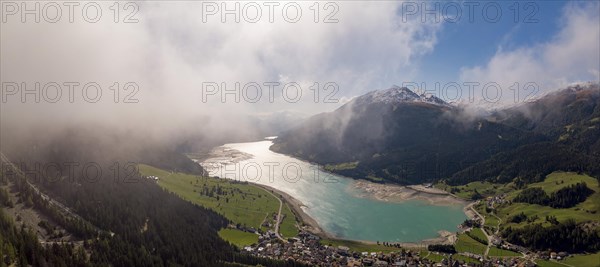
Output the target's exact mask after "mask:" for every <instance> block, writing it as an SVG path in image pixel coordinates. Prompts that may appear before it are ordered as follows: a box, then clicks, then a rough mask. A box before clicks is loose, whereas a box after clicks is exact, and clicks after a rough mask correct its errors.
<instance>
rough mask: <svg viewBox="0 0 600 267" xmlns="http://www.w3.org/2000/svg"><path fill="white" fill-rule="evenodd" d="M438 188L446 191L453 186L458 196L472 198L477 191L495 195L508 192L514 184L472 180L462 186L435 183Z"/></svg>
mask: <svg viewBox="0 0 600 267" xmlns="http://www.w3.org/2000/svg"><path fill="white" fill-rule="evenodd" d="M435 187H436V188H440V189H443V190H446V191H450V189H451V188H453V189H454V190H456V192H455V193H454V194H455V195H456V196H458V197H460V198H463V199H467V200H468V199H471V196H472V195H473V193H475V191H477V192H479V194H481V195H483V196H493V195H498V194H501V193H508V192H510V191H511V190H512V185H511V184H507V185H503V184H493V183H489V182H471V183H468V184H466V185H461V186H449V185H446V184H443V183H438V184H436V185H435Z"/></svg>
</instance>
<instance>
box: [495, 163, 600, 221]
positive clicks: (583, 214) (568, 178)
mask: <svg viewBox="0 0 600 267" xmlns="http://www.w3.org/2000/svg"><path fill="white" fill-rule="evenodd" d="M578 182H585V183H586V184H587V186H588V187H589V188H590V189H592V190H594V191H595V193H594V194H593V195H591V196H590V197H588V199H587V200H586V201H584V202H582V203H579V204H578V205H577V206H575V207H572V208H568V209H554V208H551V207H547V206H540V205H532V204H527V203H513V204H512V205H507V206H502V207H500V208H499V209H498V212H497V213H498V216H499V217H500V218H502V220H503V222H505V221H506V220H507V219H508V218H510V217H512V216H514V215H516V214H519V213H521V212H523V213H525V215H527V216H528V217H532V216H538V219H537V220H535V221H534V222H533V223H543V224H544V225H546V226H547V225H549V223H547V222H545V218H546V216H547V215H551V216H555V217H556V218H557V219H558V220H559V221H564V220H566V219H569V218H571V219H575V221H577V222H583V221H600V188H599V187H598V181H597V180H596V179H594V178H592V177H589V176H587V175H579V174H576V173H565V172H554V173H552V174H550V175H548V176H547V177H546V179H545V180H544V181H543V182H539V183H535V184H531V185H529V187H540V188H542V189H543V190H544V191H546V193H548V194H550V193H552V192H555V191H557V190H559V189H561V188H563V187H566V186H570V185H573V184H576V183H578ZM520 192H521V190H518V191H514V192H511V193H510V194H509V196H508V199H510V200H512V199H513V198H514V197H516V196H517V195H518V194H519V193H520ZM594 212H595V213H594ZM529 223H532V222H521V223H520V224H514V223H504V224H503V226H509V225H510V226H512V227H523V226H524V225H526V224H529Z"/></svg>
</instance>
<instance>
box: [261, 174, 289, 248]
mask: <svg viewBox="0 0 600 267" xmlns="http://www.w3.org/2000/svg"><path fill="white" fill-rule="evenodd" d="M259 188H261V189H262V190H265V191H267V193H269V194H271V195H272V196H274V197H275V198H276V199H277V200H279V211H278V212H277V220H276V222H275V229H274V230H275V235H276V236H277V238H279V240H281V241H283V242H287V240H285V239H284V238H283V237H281V235H280V234H279V224H280V223H281V209H282V208H283V201H281V198H280V197H278V196H276V195H275V194H273V193H271V191H269V190H267V189H265V188H262V187H260V186H259Z"/></svg>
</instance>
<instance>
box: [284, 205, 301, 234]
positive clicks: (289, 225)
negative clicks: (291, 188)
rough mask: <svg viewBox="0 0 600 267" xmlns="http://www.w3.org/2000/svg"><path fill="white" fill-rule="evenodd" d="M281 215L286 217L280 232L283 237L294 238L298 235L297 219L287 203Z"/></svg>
mask: <svg viewBox="0 0 600 267" xmlns="http://www.w3.org/2000/svg"><path fill="white" fill-rule="evenodd" d="M281 213H282V214H284V215H285V218H284V219H283V222H281V224H280V225H279V232H280V233H281V235H282V236H283V237H294V236H296V235H298V228H297V227H296V217H295V216H294V213H293V212H292V210H291V209H290V207H289V206H288V204H287V203H284V205H283V209H282V210H281Z"/></svg>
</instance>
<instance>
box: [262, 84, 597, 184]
mask: <svg viewBox="0 0 600 267" xmlns="http://www.w3.org/2000/svg"><path fill="white" fill-rule="evenodd" d="M381 95H384V96H386V98H382V97H381ZM390 95H391V96H392V97H390ZM398 95H401V96H403V97H398ZM406 95H408V96H410V97H406ZM423 99H424V96H418V95H416V94H415V93H413V92H411V91H410V90H408V89H406V88H398V87H393V88H391V89H388V90H384V91H376V92H371V93H369V94H367V95H364V96H361V97H358V98H356V99H354V100H353V101H351V102H350V103H348V104H346V105H344V106H342V107H340V108H339V109H338V110H335V111H333V112H330V113H324V114H319V115H317V116H314V117H312V118H310V119H308V120H307V121H306V122H305V123H303V124H302V125H301V126H299V127H297V128H294V129H292V130H290V131H288V132H286V133H284V134H282V135H281V136H280V137H279V138H277V139H276V140H275V143H274V145H273V146H272V147H271V149H272V150H274V151H276V152H281V153H286V154H291V155H294V156H297V157H300V158H303V159H306V160H309V161H312V162H316V163H319V164H322V165H324V166H325V169H327V170H329V171H332V172H335V173H338V174H341V175H345V176H349V177H353V178H359V179H369V180H372V181H376V182H393V183H400V184H415V183H422V182H433V181H440V180H445V181H446V182H447V183H449V184H454V185H457V184H466V183H469V182H472V181H490V182H496V183H506V182H511V181H513V180H514V179H516V180H515V181H516V182H517V183H532V182H536V181H541V180H542V179H543V177H545V176H546V175H547V174H549V173H552V172H554V171H561V170H562V171H575V172H585V173H588V174H590V175H592V176H594V177H600V164H597V163H598V162H600V153H599V151H600V150H599V148H600V89H599V87H598V84H583V85H575V86H572V87H568V88H566V89H563V90H560V91H557V92H555V93H552V94H550V95H547V96H545V97H543V98H541V99H539V100H537V101H534V102H531V103H525V104H523V105H520V106H518V107H515V108H510V109H506V110H501V111H497V112H494V113H492V114H490V115H480V116H474V117H473V115H472V114H471V115H469V114H468V112H467V111H466V110H463V109H462V108H459V107H454V106H452V105H450V104H447V103H444V102H443V101H442V102H440V101H441V100H439V101H434V102H432V101H423Z"/></svg>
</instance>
